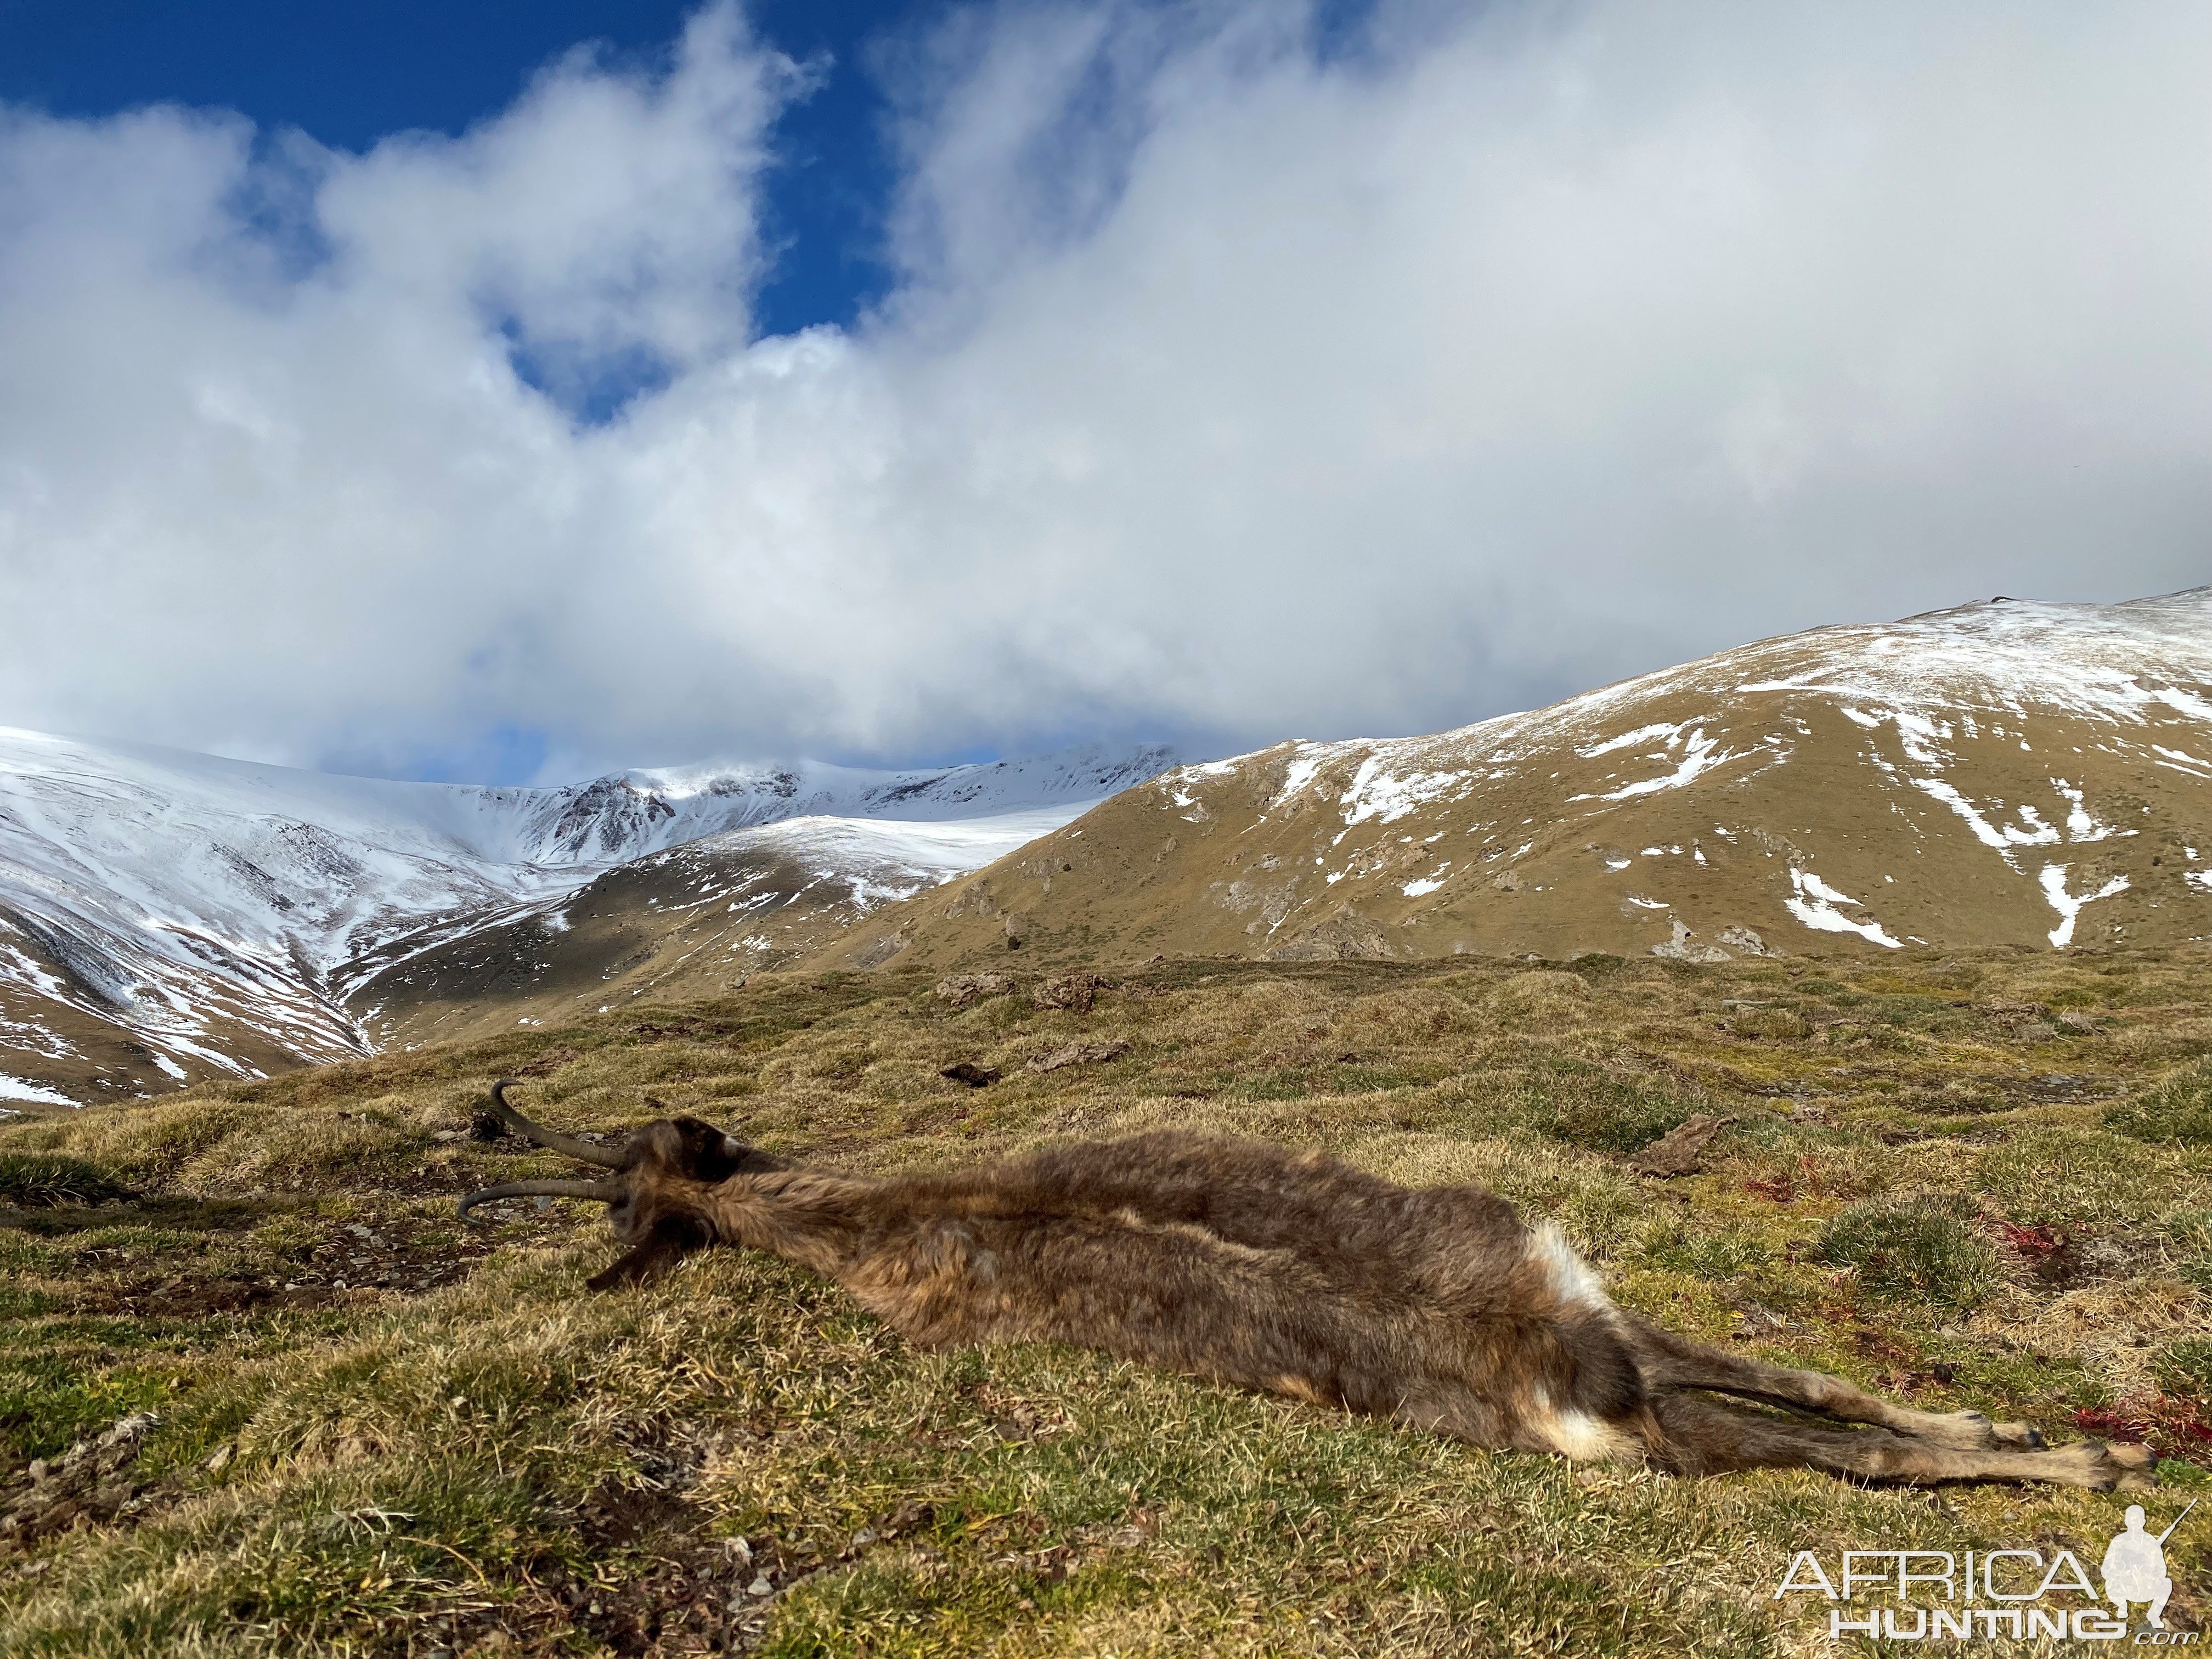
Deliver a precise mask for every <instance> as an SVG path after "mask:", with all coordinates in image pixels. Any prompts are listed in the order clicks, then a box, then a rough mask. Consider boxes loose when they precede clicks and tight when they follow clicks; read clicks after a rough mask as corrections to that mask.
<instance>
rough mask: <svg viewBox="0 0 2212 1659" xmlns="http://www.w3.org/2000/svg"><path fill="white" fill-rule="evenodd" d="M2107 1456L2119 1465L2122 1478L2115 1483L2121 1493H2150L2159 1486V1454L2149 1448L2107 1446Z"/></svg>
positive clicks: (2132, 1445) (2123, 1445)
mask: <svg viewBox="0 0 2212 1659" xmlns="http://www.w3.org/2000/svg"><path fill="white" fill-rule="evenodd" d="M2105 1454H2106V1456H2108V1457H2110V1458H2111V1459H2112V1462H2115V1463H2117V1464H2118V1465H2119V1468H2120V1478H2119V1479H2118V1480H2117V1481H2115V1482H2114V1483H2113V1485H2114V1486H2115V1487H2116V1489H2117V1490H2118V1491H2120V1492H2149V1491H2150V1490H2152V1489H2153V1488H2154V1487H2155V1486H2157V1485H2158V1454H2157V1453H2156V1452H2154V1451H2153V1450H2152V1449H2150V1448H2149V1447H2148V1446H2141V1445H2136V1444H2133V1443H2122V1444H2120V1445H2117V1446H2107V1447H2106V1448H2105Z"/></svg>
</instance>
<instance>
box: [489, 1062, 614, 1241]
mask: <svg viewBox="0 0 2212 1659" xmlns="http://www.w3.org/2000/svg"><path fill="white" fill-rule="evenodd" d="M513 1085H514V1079H513V1078H507V1077H503V1078H501V1079H500V1080H499V1081H498V1082H496V1083H495V1084H493V1085H491V1109H492V1110H493V1111H494V1112H495V1113H497V1114H498V1115H499V1118H500V1121H501V1122H503V1123H505V1124H506V1125H507V1127H508V1128H510V1129H512V1130H513V1131H514V1132H515V1133H517V1134H519V1135H521V1136H522V1137H523V1138H524V1139H527V1140H530V1141H532V1142H534V1143H536V1144H537V1145H538V1146H543V1147H544V1148H545V1149H546V1150H547V1151H548V1152H560V1153H562V1154H563V1155H565V1156H567V1157H569V1158H574V1159H575V1160H576V1161H577V1162H578V1163H580V1164H598V1165H599V1167H600V1168H602V1169H607V1170H620V1169H623V1168H624V1167H626V1160H625V1159H624V1158H623V1156H622V1154H620V1153H619V1152H609V1151H608V1150H607V1149H606V1148H605V1147H604V1146H593V1145H592V1143H591V1142H590V1141H588V1140H578V1139H575V1138H574V1136H571V1135H564V1134H562V1133H558V1132H557V1131H556V1130H552V1129H549V1128H547V1127H545V1126H544V1124H542V1123H535V1122H532V1121H531V1120H530V1119H528V1118H526V1117H525V1116H524V1115H522V1114H521V1113H520V1112H518V1111H516V1110H515V1109H514V1108H513V1107H512V1106H510V1105H508V1104H507V1090H508V1089H510V1088H512V1087H513ZM628 1195H629V1188H628V1187H627V1186H626V1185H625V1184H624V1183H623V1182H619V1181H510V1182H507V1183H506V1184H505V1185H504V1186H499V1187H486V1188H483V1190H482V1191H480V1192H474V1193H471V1194H469V1195H468V1196H467V1197H466V1198H465V1199H463V1200H461V1206H460V1209H461V1218H462V1219H463V1220H464V1221H465V1220H468V1219H470V1215H469V1212H470V1211H471V1210H473V1209H475V1208H476V1206H477V1205H479V1204H489V1203H491V1202H492V1201H494V1200H496V1199H502V1198H595V1199H597V1200H599V1201H600V1202H601V1203H603V1204H614V1203H618V1202H620V1201H621V1200H623V1198H625V1197H627V1196H628Z"/></svg>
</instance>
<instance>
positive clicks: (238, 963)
mask: <svg viewBox="0 0 2212 1659" xmlns="http://www.w3.org/2000/svg"><path fill="white" fill-rule="evenodd" d="M1170 758H1171V757H1170V756H1169V755H1168V753H1167V752H1166V751H1165V750H1157V749H1144V750H1135V751H1131V752H1114V753H1109V752H1107V751H1104V750H1097V749H1092V750H1073V751H1069V752H1067V753H1065V754H1061V755H1057V756H1051V757H1044V758H1042V759H1039V760H1031V761H1023V762H1010V763H998V764H994V765H979V766H963V767H953V768H945V769H936V770H932V771H917V772H896V773H887V772H867V771H860V770H856V769H848V768H842V767H834V766H827V765H823V764H820V763H814V762H799V763H793V764H790V765H786V766H762V765H700V766H693V767H687V768H675V769H657V770H642V771H634V772H628V773H623V774H619V775H612V776H609V777H604V778H599V779H594V780H592V781H590V782H588V783H583V784H578V785H574V786H569V787H562V788H535V789H533V788H481V787H458V786H450V785H441V784H422V783H396V782H390V781H381V780H375V779H363V778H345V777H335V776H329V775H322V774H318V773H312V772H303V771H298V770H294V769H287V768H282V767H270V766H258V765H254V764H251V763H246V762H240V761H231V760H223V759H218V758H216V757H210V756H204V755H193V754H188V753H185V752H182V751H179V750H166V749H158V748H153V747H149V746H145V745H138V744H118V743H91V742H86V741H82V740H79V739H76V738H58V737H52V736H46V735H42V734H40V733H35V732H21V731H16V730H13V729H9V728H0V1073H6V1074H7V1076H8V1077H9V1079H11V1080H10V1081H8V1082H0V1097H6V1096H8V1095H10V1094H12V1095H14V1096H15V1097H29V1091H30V1090H31V1089H33V1087H36V1088H38V1089H40V1091H42V1092H44V1093H48V1094H51V1093H52V1092H53V1087H52V1082H53V1079H56V1078H58V1077H72V1078H74V1079H75V1080H76V1081H79V1082H82V1080H83V1073H84V1071H85V1070H86V1067H87V1066H93V1067H94V1069H97V1066H96V1065H94V1056H93V1055H92V1054H91V1053H90V1052H89V1050H88V1048H87V1042H88V1041H89V1042H91V1043H92V1046H93V1047H95V1048H97V1047H103V1046H104V1047H106V1048H112V1047H113V1045H114V1042H116V1041H118V1040H121V1039H118V1037H117V1033H118V1032H127V1033H128V1039H127V1040H125V1041H124V1047H125V1049H126V1050H131V1049H135V1051H136V1052H137V1054H139V1055H140V1057H141V1058H143V1060H144V1061H145V1062H146V1064H147V1065H149V1066H152V1067H154V1068H156V1069H157V1070H158V1071H159V1072H161V1073H167V1074H168V1075H169V1076H171V1077H173V1078H175V1077H184V1076H198V1075H204V1074H207V1073H211V1072H213V1073H221V1072H228V1073H250V1072H252V1071H256V1070H259V1069H263V1068H264V1067H265V1066H268V1065H270V1064H272V1063H284V1062H285V1061H286V1060H288V1059H290V1058H294V1057H296V1058H301V1059H329V1058H335V1057H338V1056H341V1055H344V1054H357V1053H361V1052H363V1051H364V1050H365V1048H366V1047H367V1046H368V1038H367V1036H366V1035H365V1033H364V1031H363V1030H362V1026H361V1025H360V1024H359V1023H358V1022H357V1020H356V1018H354V1016H353V1015H352V1014H351V1013H350V1012H349V1011H348V1010H347V1009H346V1007H345V1006H343V998H344V995H345V994H346V992H347V990H348V989H349V981H350V980H351V979H353V978H357V977H358V975H355V974H349V965H350V964H355V963H361V962H362V961H364V960H368V959H378V958H386V959H388V957H389V954H390V952H391V951H392V950H393V949H394V948H395V947H400V946H402V945H404V947H405V948H408V949H414V950H419V949H422V948H424V947H425V946H427V945H429V944H432V943H435V942H436V941H438V940H440V939H451V938H454V937H457V936H459V935H462V934H465V933H468V932H471V931H473V930H476V929H479V928H481V927H485V926H487V925H490V924H492V923H493V922H495V921H497V919H498V918H500V917H501V916H502V915H511V914H514V913H517V912H520V911H528V910H534V909H538V908H542V907H543V906H544V905H545V904H546V903H547V902H548V901H551V900H555V899H557V898H558V897H559V896H562V894H565V893H568V892H571V891H573V890H575V889H577V888H579V887H580V886H582V885H584V884H586V883H588V882H590V881H591V880H592V878H594V877H595V876H596V875H597V874H598V873H599V872H601V871H604V870H605V869H606V868H608V867H609V866H615V865H618V864H621V863H623V862H624V861H626V860H633V859H635V858H638V857H641V856H643V855H647V854H653V853H656V852H659V851H662V850H665V849H666V848H671V847H675V846H678V845H681V844H683V843H685V842H691V841H695V840H698V839H700V838H702V837H707V836H717V835H721V834H725V833H727V832H729V831H732V830H733V829H756V828H757V827H759V826H762V825H763V824H768V823H775V822H776V821H779V820H786V819H792V818H796V817H802V816H804V817H810V818H812V819H817V820H826V821H828V822H829V823H835V822H836V821H839V820H843V819H854V820H860V821H866V820H872V819H886V820H898V821H914V822H915V823H916V828H915V829H914V830H913V831H910V832H908V835H907V838H908V841H909V842H911V843H912V851H911V855H910V856H909V857H908V858H907V859H906V861H905V862H906V865H907V866H911V867H912V868H913V869H914V870H915V871H916V872H928V874H927V878H928V879H933V880H934V879H943V878H945V875H946V874H947V873H952V872H957V870H960V869H967V868H973V867H974V864H972V863H969V864H963V863H961V862H959V860H960V859H961V858H963V857H967V858H972V859H973V860H975V861H976V862H982V861H987V860H988V859H989V858H990V857H994V856H996V852H997V850H1000V849H1002V848H1004V847H1005V846H1006V845H1007V844H1009V843H1008V842H1007V840H1006V837H1007V836H1010V835H1013V834H1016V833H1021V834H1024V835H1027V834H1034V833H1036V832H1037V830H1038V829H1039V828H1049V827H1051V824H1053V823H1062V822H1065V821H1066V819H1068V818H1070V817H1075V816H1076V815H1078V813H1079V812H1080V811H1082V810H1083V809H1084V807H1085V806H1086V805H1089V804H1090V803H1091V802H1095V801H1096V800H1097V799H1100V798H1102V797H1103V796H1106V795H1109V794H1112V793H1115V791H1116V790H1118V789H1120V788H1122V787H1126V786H1127V785H1128V784H1130V783H1133V782H1135V781H1139V780H1141V779H1143V778H1145V777H1148V776H1150V775H1152V774H1154V773H1156V772H1158V770H1159V769H1161V768H1162V767H1163V766H1164V765H1165V764H1166V763H1168V762H1169V761H1170ZM994 819H1005V820H1006V823H1005V824H1002V825H1000V826H999V827H997V828H995V829H985V828H983V827H982V826H983V823H984V821H987V820H994ZM922 823H936V824H938V826H939V827H938V828H936V829H924V828H922V827H921V825H922ZM963 824H972V825H974V826H975V827H974V828H973V829H963V828H961V827H959V826H960V825H963ZM1014 826H1019V829H1017V828H1016V827H1014ZM816 833H817V839H818V840H819V841H820V842H821V845H822V847H823V849H824V850H823V854H822V856H823V858H824V859H826V860H829V861H831V862H834V860H835V859H836V856H837V851H838V848H840V847H841V846H844V845H847V844H848V843H849V844H850V845H851V846H852V847H853V848H859V847H860V846H861V845H863V844H866V845H867V846H869V847H870V848H872V850H871V851H870V853H869V855H868V858H867V860H866V863H867V866H868V867H869V868H870V869H876V868H878V866H882V865H883V862H884V860H883V859H882V858H881V857H880V856H878V852H879V851H880V849H879V848H877V846H876V843H874V842H869V840H868V837H867V836H866V835H865V833H863V832H860V831H857V830H856V831H851V832H848V833H847V834H846V835H845V836H844V838H843V840H842V841H841V839H840V834H839V832H837V831H836V830H835V829H830V828H828V827H824V828H822V829H819V830H817V832H816ZM894 839H896V837H894ZM900 890H911V888H910V887H905V888H902V889H900ZM71 1060H76V1061H77V1062H79V1064H77V1065H76V1066H71V1065H70V1064H69V1063H68V1062H70V1061H71ZM115 1064H116V1063H115V1062H114V1060H112V1057H111V1059H110V1060H109V1061H108V1069H110V1070H111V1071H112V1070H114V1069H115ZM125 1069H126V1070H127V1069H130V1068H129V1067H128V1066H125ZM40 1079H46V1081H45V1082H43V1083H42V1082H41V1081H40ZM139 1080H143V1078H142V1079H139Z"/></svg>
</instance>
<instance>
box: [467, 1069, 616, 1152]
mask: <svg viewBox="0 0 2212 1659" xmlns="http://www.w3.org/2000/svg"><path fill="white" fill-rule="evenodd" d="M513 1086H514V1079H513V1078H511V1077H503V1078H501V1079H500V1080H499V1081H498V1082H496V1083H495V1084H493V1085H491V1109H492V1110H493V1111H495V1112H496V1113H498V1114H499V1117H500V1121H501V1122H502V1123H504V1124H506V1125H507V1127H508V1128H510V1129H512V1130H513V1131H514V1132H515V1133H517V1134H519V1135H520V1136H522V1137H523V1138H524V1139H527V1140H534V1141H536V1142H537V1143H538V1145H539V1146H543V1147H544V1148H545V1150H546V1151H548V1152H560V1153H562V1154H564V1155H565V1156H567V1157H569V1158H574V1159H575V1160H576V1161H577V1162H578V1163H579V1164H598V1165H599V1167H600V1168H601V1169H603V1170H619V1169H621V1168H622V1167H623V1159H622V1154H621V1153H619V1152H609V1151H608V1150H607V1149H606V1148H605V1147H604V1146H592V1143H591V1142H590V1141H588V1140H578V1139H574V1137H572V1136H569V1135H564V1134H561V1133H556V1131H554V1130H551V1129H549V1128H547V1127H545V1126H544V1124H542V1123H532V1121H530V1120H529V1119H528V1118H526V1117H525V1116H523V1115H522V1114H521V1113H520V1112H518V1111H516V1110H515V1109H514V1108H513V1107H512V1106H510V1105H508V1104H507V1091H508V1090H509V1089H511V1088H513Z"/></svg>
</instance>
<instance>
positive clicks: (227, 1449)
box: [200, 1440, 238, 1474]
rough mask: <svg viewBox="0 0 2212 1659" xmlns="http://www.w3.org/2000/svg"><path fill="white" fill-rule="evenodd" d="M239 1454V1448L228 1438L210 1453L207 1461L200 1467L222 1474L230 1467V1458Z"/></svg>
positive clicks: (209, 1471)
mask: <svg viewBox="0 0 2212 1659" xmlns="http://www.w3.org/2000/svg"><path fill="white" fill-rule="evenodd" d="M237 1455H238V1448H237V1447H236V1446H235V1445H234V1444H233V1443H231V1442H229V1441H228V1440H226V1441H224V1442H223V1443H222V1444H221V1445H220V1446H217V1447H216V1449H215V1450H214V1451H212V1452H211V1453H210V1454H209V1455H208V1460H207V1462H204V1463H203V1464H202V1465H201V1466H200V1467H201V1468H204V1469H205V1470H206V1471H207V1472H208V1473H209V1474H222V1472H223V1471H224V1470H225V1469H227V1468H229V1467H230V1460H231V1459H232V1458H234V1457H235V1456H237Z"/></svg>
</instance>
